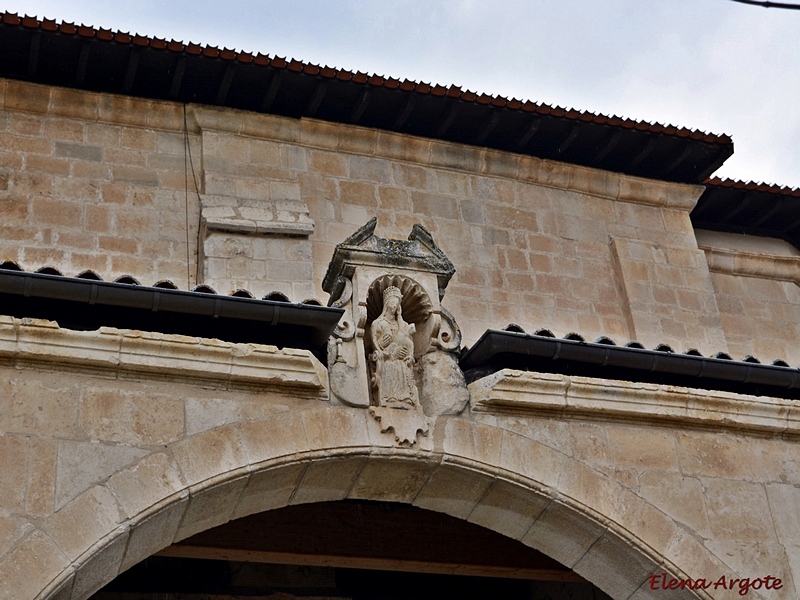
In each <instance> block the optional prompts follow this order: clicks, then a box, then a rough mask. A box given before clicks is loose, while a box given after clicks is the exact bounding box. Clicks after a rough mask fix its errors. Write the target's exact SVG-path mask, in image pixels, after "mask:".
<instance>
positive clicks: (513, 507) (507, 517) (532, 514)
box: [467, 479, 550, 540]
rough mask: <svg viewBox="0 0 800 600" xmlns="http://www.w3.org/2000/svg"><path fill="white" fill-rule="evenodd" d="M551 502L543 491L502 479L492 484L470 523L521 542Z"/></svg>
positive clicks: (474, 511)
mask: <svg viewBox="0 0 800 600" xmlns="http://www.w3.org/2000/svg"><path fill="white" fill-rule="evenodd" d="M549 503H550V498H548V497H546V496H544V495H543V494H541V493H539V492H536V491H534V490H532V489H529V488H525V487H523V486H521V485H518V484H514V483H511V482H508V481H504V480H500V479H498V480H496V481H495V482H494V483H492V485H491V487H490V488H489V490H488V491H487V492H486V494H484V496H483V497H482V498H481V499H480V502H478V504H477V506H475V508H474V509H473V510H472V512H471V513H470V514H469V517H468V518H467V520H468V521H469V522H470V523H475V524H477V525H481V526H482V527H486V528H487V529H491V530H492V531H496V532H497V533H500V534H502V535H505V536H508V537H510V538H512V539H515V540H519V539H522V538H523V536H525V534H526V533H527V532H528V530H529V529H530V528H531V525H533V523H534V522H535V521H536V519H537V518H538V517H539V515H540V514H541V513H542V511H543V510H544V509H545V508H546V507H547V505H548V504H549Z"/></svg>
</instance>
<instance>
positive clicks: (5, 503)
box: [0, 435, 28, 514]
mask: <svg viewBox="0 0 800 600" xmlns="http://www.w3.org/2000/svg"><path fill="white" fill-rule="evenodd" d="M26 441H27V440H26V438H24V437H22V436H10V435H4V436H0V464H2V465H3V468H2V469H0V509H2V510H3V512H4V513H5V514H8V513H23V514H24V512H25V481H26V480H27V475H28V474H27V468H26V467H27V446H28V444H27V443H26Z"/></svg>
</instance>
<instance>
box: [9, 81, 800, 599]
mask: <svg viewBox="0 0 800 600" xmlns="http://www.w3.org/2000/svg"><path fill="white" fill-rule="evenodd" d="M0 92H1V93H0V106H2V109H3V110H2V111H0V129H1V130H2V131H0V212H1V213H2V219H0V260H2V261H5V260H12V261H16V262H18V263H19V264H20V265H21V266H22V268H24V269H26V270H27V271H35V270H36V269H38V268H39V267H42V266H45V265H49V266H52V267H55V268H57V269H60V270H61V271H62V272H63V273H64V274H66V275H68V276H74V275H77V274H78V273H80V272H82V271H84V270H86V269H92V270H94V271H96V272H97V273H99V275H100V276H101V277H102V278H103V279H105V280H113V279H114V278H116V277H118V276H120V275H128V274H129V275H133V276H134V277H135V278H136V279H138V280H139V281H141V282H142V284H143V285H150V284H152V283H154V282H156V281H158V280H161V279H171V280H173V281H175V282H177V283H178V284H179V285H180V287H182V288H183V287H186V286H188V287H192V286H193V285H195V284H197V283H199V282H200V281H205V283H207V284H210V285H212V286H213V287H215V288H216V289H218V291H220V292H221V293H223V294H226V293H229V292H231V291H233V289H235V288H240V287H244V288H247V289H249V290H250V292H252V293H254V295H256V296H261V295H263V294H266V293H269V292H271V291H274V290H277V291H280V292H282V293H285V294H287V295H288V296H289V298H290V299H291V300H292V301H302V300H304V299H306V298H309V297H312V296H316V297H319V298H322V297H323V287H324V289H326V290H329V291H334V292H335V293H334V296H335V297H334V298H333V300H334V301H335V302H339V303H341V304H343V305H344V304H346V303H347V302H350V306H349V308H348V311H347V314H346V317H345V318H343V321H342V323H341V324H340V327H339V328H338V329H337V332H336V336H338V337H336V338H335V340H336V339H338V340H339V341H340V342H341V343H339V344H337V343H336V341H335V340H334V343H333V344H332V346H331V359H330V361H329V363H330V364H329V365H328V366H329V368H330V371H329V372H328V371H327V370H326V369H325V368H324V366H323V365H322V364H321V363H320V362H319V361H318V360H317V358H315V357H314V356H312V355H311V354H309V353H300V352H296V351H292V350H287V349H284V350H278V349H276V348H271V347H263V346H260V347H259V346H254V345H248V344H230V343H227V342H220V341H217V340H207V339H201V338H199V337H186V336H173V335H167V334H154V333H148V332H123V331H119V330H112V329H106V328H101V329H100V330H98V331H74V330H68V329H62V328H59V327H58V326H57V325H56V324H55V323H54V322H53V321H39V320H35V319H25V320H21V319H14V318H10V317H3V316H0V362H2V364H1V365H0V459H1V460H0V597H2V598H13V599H14V600H17V599H18V598H34V597H36V596H37V594H39V593H40V592H42V590H46V594H51V593H52V594H53V595H52V596H51V597H50V599H49V600H61V599H62V598H64V600H66V599H67V598H68V597H70V596H72V600H74V599H75V598H85V597H88V595H89V594H91V593H92V592H93V591H94V590H96V589H97V588H98V586H100V585H102V584H103V583H104V582H105V581H108V579H110V578H111V577H113V575H114V574H115V573H116V572H117V571H118V570H119V569H126V568H129V567H130V566H131V565H133V564H134V563H135V562H137V561H139V560H141V559H142V558H144V557H146V556H148V555H150V554H152V553H153V552H156V551H158V550H159V549H160V548H163V547H164V546H166V545H167V544H169V543H171V541H172V540H174V539H176V536H177V537H178V538H180V537H183V536H185V535H191V533H192V532H195V531H200V530H202V529H205V528H207V527H211V526H213V525H214V524H216V523H220V522H222V521H224V520H226V519H229V518H236V517H239V516H244V515H248V514H252V513H254V512H258V511H263V510H271V509H274V508H278V507H281V506H284V505H287V504H291V503H295V504H299V503H306V502H320V501H331V500H339V499H347V498H353V499H366V500H378V501H396V502H407V503H412V504H415V505H416V506H419V507H424V508H426V509H430V510H436V511H441V512H444V513H447V514H451V515H454V516H456V517H458V518H462V519H468V520H470V521H472V522H474V523H478V524H480V525H483V526H486V527H490V528H492V529H493V530H495V531H499V532H500V533H501V534H504V535H508V536H511V537H514V538H517V539H521V540H522V541H523V542H524V543H526V544H528V545H530V546H533V547H536V548H539V549H541V550H542V551H544V552H545V553H547V554H549V555H551V556H553V557H555V558H556V559H557V560H559V561H561V562H562V563H564V564H566V565H567V566H570V567H573V566H574V567H575V568H576V569H577V570H578V572H580V573H583V574H584V575H585V576H587V577H588V578H589V579H591V580H592V581H594V582H595V583H598V584H599V585H600V586H601V587H603V588H604V589H606V590H608V591H609V592H610V593H611V594H612V595H614V596H615V597H625V598H628V597H630V598H636V599H639V598H662V597H663V598H670V597H682V596H681V595H680V594H678V595H677V596H675V594H671V593H669V592H664V591H659V592H658V594H656V593H655V592H653V593H651V591H652V590H648V589H647V587H646V585H645V584H646V577H647V575H648V574H649V573H650V572H651V571H652V570H656V569H657V570H664V571H669V572H672V570H675V572H678V571H680V572H682V573H685V574H688V575H689V576H691V577H695V578H696V577H718V576H720V575H722V574H726V575H727V576H731V575H734V576H743V577H751V576H753V577H754V576H760V575H763V574H766V573H771V574H773V575H778V576H781V577H782V578H784V579H785V582H786V585H785V588H784V589H783V590H782V591H781V593H780V594H776V595H775V598H779V599H783V598H787V599H788V598H794V597H796V596H797V595H798V589H800V587H798V586H800V583H798V581H800V574H798V573H797V570H798V569H797V564H798V560H800V558H799V557H800V550H798V548H800V531H799V530H798V523H797V518H796V515H797V512H798V511H797V510H796V505H797V503H798V502H800V500H799V499H798V498H797V490H796V486H797V485H800V469H798V466H797V462H798V461H797V444H798V432H800V426H798V423H800V420H798V417H799V416H800V406H798V402H797V401H795V400H784V399H776V398H769V397H763V396H745V395H742V394H736V393H728V392H719V391H712V390H700V389H687V388H675V387H669V386H659V385H656V384H645V383H636V382H622V381H612V380H600V379H596V378H586V377H577V376H574V375H569V376H562V375H551V374H541V373H520V372H508V371H503V372H499V373H495V374H493V375H491V376H488V377H485V378H483V379H478V380H477V381H475V382H474V383H472V384H471V391H472V395H473V397H472V403H471V405H470V407H469V410H467V409H464V410H462V408H463V407H464V404H465V403H466V399H467V398H469V396H468V394H467V392H466V391H465V390H464V389H463V387H461V381H460V380H458V379H459V372H458V370H457V369H456V367H455V357H456V356H457V352H458V351H459V349H460V347H461V339H460V336H459V335H458V333H459V332H458V331H457V328H454V327H453V326H454V324H455V322H456V321H458V323H459V325H460V327H461V328H463V333H464V340H463V341H464V343H465V344H467V345H471V344H473V343H474V342H475V341H476V340H477V339H478V337H479V336H480V335H481V334H482V333H483V332H484V331H485V330H486V329H487V328H501V327H503V326H504V325H506V324H507V323H516V324H518V325H519V326H521V327H522V328H523V329H525V330H526V331H529V332H533V331H536V330H537V329H539V328H540V327H547V328H549V329H551V330H553V331H554V332H555V334H556V335H558V336H561V335H564V334H566V333H567V332H569V331H577V332H578V333H580V334H581V335H583V336H584V338H585V339H595V338H597V337H599V336H601V335H603V336H609V337H611V338H612V339H613V340H614V341H615V342H616V343H617V344H622V343H625V342H626V341H628V340H629V339H631V338H634V337H636V338H639V339H640V340H641V341H645V342H646V345H647V346H648V347H650V348H652V347H654V346H655V345H656V344H658V343H664V342H666V343H669V344H670V345H672V346H673V347H674V348H675V350H677V351H679V352H680V351H684V350H686V349H687V348H689V347H699V348H700V349H701V351H702V352H703V353H704V354H706V355H710V354H713V353H715V352H719V351H723V350H726V349H727V350H729V351H730V352H731V353H732V354H733V357H734V358H741V357H742V356H744V355H745V354H753V355H756V356H757V357H758V358H759V359H760V360H761V361H762V362H763V363H767V362H769V361H770V360H772V359H774V358H784V359H787V360H788V361H789V362H790V364H795V363H797V359H798V357H799V356H800V353H799V352H800V351H798V346H797V344H796V339H797V337H798V336H797V334H798V322H800V312H798V310H800V309H798V307H800V291H798V289H797V288H798V286H797V281H798V277H797V273H796V271H797V265H798V258H797V256H798V254H797V253H796V252H794V250H788V251H787V249H786V248H785V247H784V246H781V245H780V244H778V243H776V242H775V241H764V240H763V239H762V240H759V239H755V236H748V238H754V239H748V240H747V242H742V241H741V240H735V241H736V243H734V244H733V245H731V239H732V238H725V237H724V236H723V237H720V236H716V237H713V236H712V237H711V238H709V237H708V236H706V237H705V238H703V239H705V241H704V242H703V246H702V250H701V249H698V247H697V240H698V239H700V238H702V237H703V236H698V237H697V239H696V238H695V232H694V231H693V229H692V225H691V220H690V218H689V212H690V211H691V209H692V207H693V206H694V203H695V201H696V200H697V198H698V196H699V195H700V193H701V192H702V189H701V187H699V186H692V185H682V184H675V183H669V182H659V181H654V180H645V179H639V178H634V177H629V176H627V175H623V174H619V173H611V172H605V171H600V170H596V169H589V168H584V167H577V166H574V165H567V164H564V163H557V162H554V161H548V160H541V159H538V158H535V157H526V156H522V157H521V156H518V155H514V154H512V153H502V152H497V151H494V150H490V149H477V150H476V149H475V148H469V147H466V146H462V145H458V144H452V143H448V142H442V141H437V142H431V140H425V139H421V138H415V137H413V136H408V135H402V134H397V133H387V132H377V131H376V130H370V129H366V128H359V127H353V126H348V125H344V124H332V123H326V122H322V121H316V120H314V119H309V118H304V119H299V120H296V119H287V118H282V117H277V116H274V115H265V114H255V113H247V112H244V111H235V110H229V109H221V108H210V107H199V106H188V107H186V108H187V110H186V115H187V122H186V125H188V127H187V129H188V131H187V132H184V118H183V107H182V106H181V105H180V104H176V103H170V102H160V101H152V100H145V99H139V98H132V97H125V96H120V95H106V94H96V93H90V92H85V91H79V90H67V89H57V88H50V87H47V86H38V85H33V84H27V83H23V82H16V81H4V80H3V81H0ZM187 138H188V141H189V144H190V147H191V150H192V160H193V164H192V166H193V167H194V168H195V171H196V173H198V174H199V175H200V180H199V181H198V182H196V183H197V184H198V188H199V197H198V194H195V193H194V192H195V190H194V189H192V188H193V186H191V185H190V190H189V192H190V193H189V201H188V205H186V204H185V202H186V195H185V192H186V190H185V185H186V179H185V173H184V168H185V162H184V151H185V145H184V143H185V140H186V139H187ZM187 209H188V212H189V227H188V232H187V229H186V221H185V212H184V211H185V210H187ZM373 218H377V219H378V222H379V223H380V225H379V227H378V226H377V225H376V224H375V223H374V222H373V224H372V225H371V226H368V227H367V228H366V229H365V230H363V231H361V232H360V233H357V234H356V235H355V237H352V233H353V231H354V230H355V229H356V227H357V226H359V225H362V224H363V223H365V222H367V221H370V220H371V219H373ZM201 223H204V225H202V226H201ZM417 224H419V225H420V226H421V227H419V226H418V227H416V228H415V227H414V226H415V225H417ZM409 231H412V236H411V237H412V239H410V240H407V241H406V240H405V237H406V236H407V234H408V232H409ZM187 234H188V236H187ZM361 234H364V235H361ZM742 237H743V236H742ZM434 238H435V239H436V240H437V242H438V244H439V245H434V244H433V239H434ZM187 240H188V243H187ZM399 240H403V241H399ZM343 241H346V242H347V244H346V245H349V247H351V250H352V252H351V253H350V254H351V258H352V255H354V254H357V253H360V260H361V263H360V266H359V269H362V267H363V270H361V271H359V274H358V275H357V276H356V275H354V274H353V273H346V272H345V271H347V269H348V268H349V267H347V268H345V265H344V262H346V261H344V260H342V261H340V262H341V264H339V263H336V261H334V262H335V263H336V264H335V265H334V267H336V265H337V264H338V266H339V267H342V268H338V267H337V268H334V269H333V271H335V275H336V277H334V278H333V279H334V281H327V280H326V282H325V285H324V286H323V279H324V275H325V273H326V269H327V268H328V265H329V261H330V259H331V256H333V255H335V254H336V245H337V244H341V243H342V242H343ZM701 241H702V240H701ZM737 244H738V245H737ZM742 244H745V245H742ZM378 252H380V253H382V254H381V255H380V256H378V254H377V253H378ZM341 254H342V252H341V247H340V252H339V255H338V256H339V258H342V256H341ZM187 256H188V257H189V259H188V260H189V264H188V275H187ZM387 256H388V257H389V258H388V259H387V258H386V257H387ZM195 257H196V258H195ZM443 257H446V258H443ZM445 261H446V262H445ZM387 263H389V264H391V265H392V269H387ZM432 265H433V269H431V267H432ZM351 266H352V265H351ZM453 266H455V267H456V268H457V272H455V273H453V272H452V269H451V267H453ZM339 275H346V277H345V279H347V277H351V278H353V279H351V283H352V284H353V286H352V289H351V290H350V292H349V293H350V294H351V296H350V297H348V298H346V299H345V296H347V290H346V288H347V285H346V284H343V283H342V282H341V281H339V278H338V276H339ZM385 277H388V278H389V279H382V278H385ZM196 280H197V281H196ZM389 280H391V282H392V283H388V282H389ZM376 282H381V283H376ZM404 282H412V283H413V284H414V285H412V284H411V283H405V285H406V288H404V289H401V291H402V292H403V295H404V296H405V295H406V293H408V298H413V299H414V302H410V303H407V304H406V305H404V306H402V309H403V310H402V314H403V315H404V316H408V317H409V320H407V322H408V323H410V322H414V325H415V333H414V336H415V337H414V360H415V361H416V364H417V365H418V367H419V375H420V379H419V381H418V387H419V392H420V394H419V403H420V405H421V406H422V409H423V411H424V412H425V413H426V416H427V417H429V418H430V423H429V425H430V427H429V432H428V435H427V436H422V435H420V436H418V441H417V443H416V444H414V446H413V448H408V447H406V448H398V444H397V443H396V441H395V439H394V436H393V435H391V432H389V433H381V426H382V425H383V423H377V422H376V421H375V420H374V419H373V418H372V417H371V416H370V415H369V413H368V410H364V409H367V408H368V407H369V406H371V404H370V402H371V401H372V392H371V388H370V381H369V377H368V375H367V373H368V371H367V364H368V351H370V350H371V348H370V347H369V346H370V344H373V345H374V341H370V327H369V326H370V324H371V322H372V321H373V320H374V319H375V318H377V315H378V314H380V312H381V309H382V304H381V303H380V302H378V303H376V301H375V299H376V298H382V294H383V291H384V289H385V288H386V287H388V285H395V284H396V283H399V284H400V285H399V286H397V287H398V289H400V288H402V286H403V285H404ZM384 283H386V284H387V285H384ZM445 283H446V284H447V304H448V306H449V307H450V308H451V309H452V319H449V318H448V316H447V314H448V313H447V312H446V311H445V309H444V308H443V307H442V306H441V305H440V304H439V301H440V300H441V297H440V296H441V292H442V291H443V290H444V285H443V284H445ZM414 286H417V287H414ZM340 287H341V289H340ZM412 288H413V289H412ZM419 290H423V291H424V296H427V300H428V304H427V305H426V304H425V302H423V300H424V297H423V294H420V293H418V292H419ZM412 305H413V306H412ZM376 307H377V313H376V312H375V309H376ZM414 310H419V311H420V314H421V313H425V319H419V320H418V321H413V319H411V317H410V315H411V314H413V313H414ZM742 315H746V316H747V318H743V317H742ZM435 317H440V321H439V323H438V324H437V323H435V321H436V319H435ZM450 321H452V323H451V322H450ZM437 326H438V328H439V329H438V331H437V330H436V327H437ZM445 333H447V335H448V337H449V339H445V337H444V334H445ZM359 336H360V337H359ZM359 339H360V340H361V341H362V345H361V346H358V341H357V340H359ZM351 340H356V341H355V342H353V343H352V344H351ZM364 340H367V342H366V347H365V346H364V345H363V342H364ZM348 344H350V345H351V348H349V349H348V346H347V345H348ZM353 348H355V350H354V349H353ZM428 350H433V352H431V353H429V352H428ZM348 369H350V370H349V371H348ZM356 371H357V376H356V377H353V373H356ZM329 373H330V379H331V381H332V382H335V383H333V384H332V385H331V387H332V388H335V387H337V386H338V391H339V392H340V394H339V395H338V396H337V393H336V390H334V393H332V394H330V398H331V399H332V400H333V401H332V402H329V403H328V402H321V401H320V400H327V399H328V398H329V386H328V376H329ZM353 379H355V381H351V380H353ZM456 380H458V381H456ZM348 386H349V387H348ZM345 388H347V389H348V390H349V392H348V393H347V394H345V393H344V392H343V390H345ZM350 392H351V393H350ZM347 404H349V405H348V406H345V405H347ZM354 406H358V407H360V408H354ZM415 433H416V431H415ZM73 522H74V523H73ZM73 588H74V591H73ZM676 593H677V592H676ZM734 594H735V592H731V594H729V595H728V597H737V596H738V595H734ZM761 595H762V596H765V595H764V594H761ZM713 596H714V597H715V598H717V597H719V598H725V597H726V596H725V595H723V594H713ZM754 597H757V596H756V595H755V594H754Z"/></svg>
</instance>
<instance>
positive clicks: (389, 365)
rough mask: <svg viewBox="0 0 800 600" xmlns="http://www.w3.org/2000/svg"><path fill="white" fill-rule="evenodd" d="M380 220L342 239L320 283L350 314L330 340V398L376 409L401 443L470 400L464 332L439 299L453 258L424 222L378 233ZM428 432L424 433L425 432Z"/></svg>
mask: <svg viewBox="0 0 800 600" xmlns="http://www.w3.org/2000/svg"><path fill="white" fill-rule="evenodd" d="M375 225H376V220H375V219H374V218H373V219H371V220H370V221H369V222H368V223H366V224H365V225H364V226H363V227H361V228H360V229H358V231H356V232H355V233H353V235H351V236H350V237H348V238H347V239H346V240H344V241H343V242H342V243H340V244H338V245H337V246H336V249H335V250H334V253H333V257H332V259H331V263H330V265H329V266H328V271H327V272H326V274H325V278H324V279H323V282H322V289H324V290H325V291H326V292H328V293H329V294H330V295H331V297H330V300H329V305H331V306H335V307H339V308H342V309H344V313H343V314H342V317H341V319H340V321H339V324H338V325H337V327H336V329H335V331H334V332H333V335H332V336H331V338H330V340H329V342H328V356H327V359H328V360H327V362H328V377H329V382H330V399H331V401H332V402H334V403H337V404H342V405H345V406H350V407H354V408H365V409H368V411H369V414H370V415H371V416H372V417H373V418H374V419H375V420H376V421H377V422H378V423H379V424H380V430H381V432H383V433H389V432H392V433H393V435H394V438H395V441H396V442H397V443H398V444H399V445H400V446H406V447H411V446H414V445H415V444H417V443H418V441H419V443H423V442H422V441H421V440H422V438H425V437H427V435H428V432H429V431H430V427H431V424H432V422H433V421H432V419H435V418H436V417H437V416H439V415H453V414H459V413H460V412H461V411H463V410H464V408H465V407H466V406H467V404H468V402H469V390H468V389H467V385H466V382H465V381H464V375H463V373H462V372H461V369H460V368H459V366H458V356H459V352H460V350H461V332H460V331H459V329H458V325H457V324H456V322H455V319H453V316H452V315H451V314H450V313H449V312H448V311H447V310H446V309H445V308H444V307H443V306H442V305H441V300H442V297H443V296H444V292H445V288H446V287H447V283H448V281H450V278H451V277H452V276H453V274H454V273H455V268H454V267H453V264H452V263H451V262H450V261H449V260H448V258H447V257H446V256H445V255H444V253H443V252H442V251H441V249H440V248H439V247H438V246H437V245H436V243H435V242H434V241H433V238H432V237H431V234H430V232H428V231H427V230H426V229H425V228H424V227H422V226H421V225H414V227H412V229H411V234H410V235H409V236H408V240H407V241H406V240H394V239H385V238H381V237H378V236H376V235H375ZM420 436H422V437H420Z"/></svg>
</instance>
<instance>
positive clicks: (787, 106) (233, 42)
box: [0, 0, 800, 187]
mask: <svg viewBox="0 0 800 600" xmlns="http://www.w3.org/2000/svg"><path fill="white" fill-rule="evenodd" d="M797 1H798V3H800V0H797ZM0 7H3V8H4V9H5V10H8V11H10V12H17V13H19V14H29V15H36V16H39V17H43V16H46V17H48V18H55V19H56V20H59V21H62V20H63V21H71V22H76V23H83V24H86V25H94V26H96V27H106V28H111V29H115V30H122V31H129V32H131V33H139V34H142V35H150V36H157V37H164V38H167V39H176V40H182V41H185V42H188V41H192V42H196V43H201V44H210V45H216V46H224V47H228V48H235V49H238V50H247V51H251V52H262V53H264V54H269V55H272V56H274V55H278V56H285V57H291V58H297V59H299V60H304V61H308V62H313V63H317V64H325V65H330V66H335V67H341V68H347V69H351V70H354V71H355V70H358V71H365V72H370V73H377V74H381V75H391V76H393V77H399V78H408V79H414V80H421V81H426V82H429V83H440V84H443V85H449V84H456V85H459V86H461V87H462V88H464V89H470V90H473V91H478V92H486V93H490V94H499V95H503V96H507V97H516V98H519V99H530V100H534V101H538V102H546V103H549V104H555V105H559V106H565V107H570V108H577V109H580V110H589V111H591V112H599V113H604V114H617V115H620V116H625V117H630V118H635V119H642V120H646V121H656V122H660V123H670V124H673V125H681V126H686V127H691V128H694V129H701V130H703V131H712V132H714V133H727V134H729V135H731V136H732V137H733V140H734V144H735V153H734V155H733V157H731V158H730V159H728V161H727V162H726V163H725V165H723V167H722V168H721V169H720V170H719V171H718V172H717V175H718V176H721V177H729V178H732V179H743V180H754V181H765V182H769V183H779V184H781V185H790V186H792V187H800V10H799V11H793V10H780V9H775V8H769V9H765V8H761V7H756V6H747V5H744V4H738V3H734V2H731V1H730V0H503V1H502V2H500V1H498V0H483V1H478V0H392V1H387V0H329V1H321V0H317V1H314V0H291V1H282V0H224V1H220V0H214V1H209V0H125V1H121V0H104V1H103V2H98V1H97V0H9V1H5V0H3V1H0Z"/></svg>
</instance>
